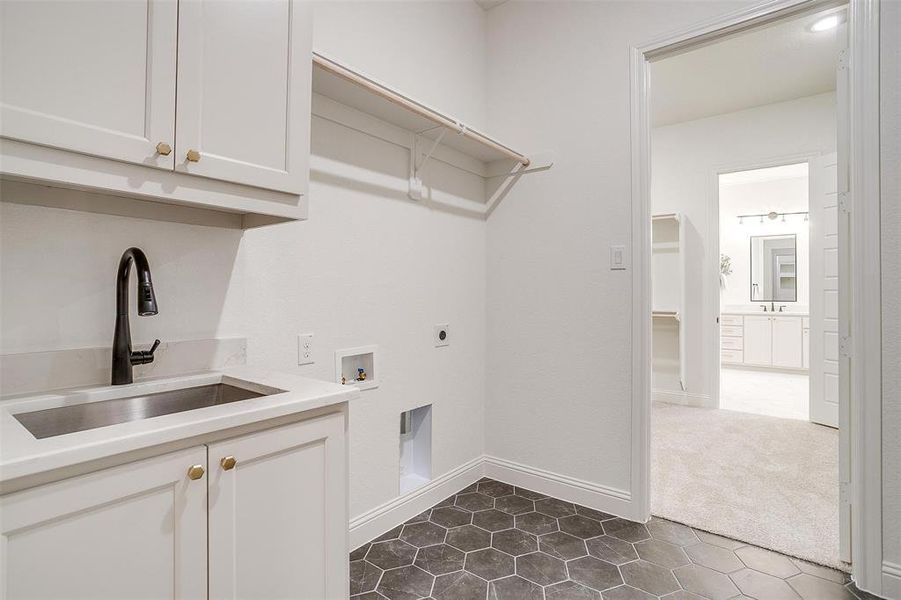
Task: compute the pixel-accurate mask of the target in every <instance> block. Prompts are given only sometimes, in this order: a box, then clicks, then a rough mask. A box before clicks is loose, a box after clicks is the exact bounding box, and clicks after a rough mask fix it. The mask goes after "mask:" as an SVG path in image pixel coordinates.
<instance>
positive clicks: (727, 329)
mask: <svg viewBox="0 0 901 600" xmlns="http://www.w3.org/2000/svg"><path fill="white" fill-rule="evenodd" d="M742 332H743V328H742V326H741V325H738V326H735V325H723V326H722V327H720V335H722V336H723V337H741V336H742V335H743V333H742Z"/></svg>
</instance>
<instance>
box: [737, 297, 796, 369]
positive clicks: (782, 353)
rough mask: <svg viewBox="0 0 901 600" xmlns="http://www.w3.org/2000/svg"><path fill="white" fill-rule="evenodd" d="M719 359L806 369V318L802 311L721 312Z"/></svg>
mask: <svg viewBox="0 0 901 600" xmlns="http://www.w3.org/2000/svg"><path fill="white" fill-rule="evenodd" d="M720 358H721V360H722V363H723V364H725V365H741V366H748V367H758V368H761V367H762V368H767V367H769V368H775V369H795V370H807V369H808V368H809V367H810V317H809V316H808V315H807V314H806V313H785V312H781V313H780V312H775V313H774V312H760V311H758V312H729V313H726V312H724V313H722V314H721V315H720Z"/></svg>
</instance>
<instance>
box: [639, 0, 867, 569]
mask: <svg viewBox="0 0 901 600" xmlns="http://www.w3.org/2000/svg"><path fill="white" fill-rule="evenodd" d="M846 18H847V17H846V9H845V7H844V6H834V5H833V6H830V7H828V8H821V9H815V8H812V9H811V10H810V11H809V12H805V13H802V14H797V13H796V14H793V15H791V16H790V17H786V18H783V19H779V20H775V21H772V22H768V23H765V24H762V25H758V26H756V27H753V28H750V29H744V30H742V31H741V32H740V33H736V34H734V35H731V36H728V37H725V38H722V39H718V40H716V41H712V42H711V41H708V42H707V43H705V44H704V45H702V46H699V47H697V48H688V49H686V48H682V49H680V51H679V52H678V53H675V54H673V55H664V56H662V57H659V58H658V59H656V60H654V61H652V62H651V64H650V79H651V81H652V82H653V94H652V95H651V98H650V114H649V118H650V163H651V176H650V194H649V199H650V212H651V215H652V219H651V227H650V228H651V232H652V233H651V235H652V239H651V240H650V241H651V255H650V265H649V266H650V271H651V305H652V306H651V308H652V320H651V322H652V325H651V332H650V333H651V356H652V383H651V400H652V404H651V417H650V422H651V430H650V437H651V443H650V447H651V460H650V471H651V472H650V498H651V500H650V509H651V510H650V512H651V514H652V515H655V516H660V517H663V518H666V519H670V520H674V521H678V522H682V523H685V524H687V525H690V526H692V527H696V528H700V529H703V530H705V531H708V532H711V533H714V534H718V535H722V536H726V537H728V538H733V539H735V540H738V541H739V542H745V543H752V544H756V545H758V546H762V547H765V548H769V549H772V550H776V551H778V552H781V553H783V554H786V555H790V556H793V557H798V558H800V559H804V560H807V561H811V562H813V563H817V564H819V565H825V566H828V567H831V568H834V569H838V570H841V571H849V570H850V564H849V561H848V559H849V558H850V557H849V555H848V553H847V548H848V536H847V532H846V531H844V530H843V526H845V525H847V523H848V519H847V514H844V515H843V514H842V505H841V498H840V479H841V476H840V473H839V470H840V469H839V467H840V460H839V456H840V453H839V441H840V440H839V430H838V425H839V423H838V415H839V410H838V406H839V402H838V396H839V392H838V389H839V386H838V379H839V377H838V372H839V368H840V365H839V359H838V323H839V314H838V313H839V306H838V289H839V286H838V281H839V257H838V252H837V250H838V214H837V212H836V211H835V207H836V203H835V201H836V197H837V196H836V189H837V185H838V175H837V173H838V170H839V166H838V160H837V155H838V154H837V153H838V152H839V137H840V135H839V130H840V127H839V123H840V113H841V111H842V110H844V108H843V105H842V98H843V93H842V92H841V90H840V85H841V82H840V68H839V64H840V60H841V59H840V57H841V53H842V52H843V51H844V50H845V47H846V43H847V39H846V33H845V28H844V25H843V24H844V23H845V21H846ZM824 19H828V20H829V21H830V22H833V23H834V24H835V27H831V28H828V29H822V28H820V27H819V26H818V25H817V24H819V23H821V22H823V20H824ZM814 382H815V383H814ZM736 564H737V563H736ZM791 568H794V569H799V568H800V567H797V566H795V567H791ZM799 572H800V571H799Z"/></svg>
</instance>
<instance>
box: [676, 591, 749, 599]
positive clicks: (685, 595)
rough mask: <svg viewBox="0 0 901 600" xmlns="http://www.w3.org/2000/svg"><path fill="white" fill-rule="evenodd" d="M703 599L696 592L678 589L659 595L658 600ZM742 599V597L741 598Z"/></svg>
mask: <svg viewBox="0 0 901 600" xmlns="http://www.w3.org/2000/svg"><path fill="white" fill-rule="evenodd" d="M664 598H665V599H666V600H704V597H703V596H698V595H697V594H692V593H691V592H686V591H685V590H679V591H678V592H673V593H672V594H667V595H666V596H660V600H664ZM729 600H739V597H738V596H736V597H735V598H730V599H729ZM742 600H743V599H742Z"/></svg>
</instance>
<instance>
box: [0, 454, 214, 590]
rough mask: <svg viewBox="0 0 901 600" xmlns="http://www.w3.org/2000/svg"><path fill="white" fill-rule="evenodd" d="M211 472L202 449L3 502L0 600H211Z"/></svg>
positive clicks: (0, 503) (115, 469)
mask: <svg viewBox="0 0 901 600" xmlns="http://www.w3.org/2000/svg"><path fill="white" fill-rule="evenodd" d="M205 464H206V447H205V446H199V447H196V448H191V449H188V450H183V451H179V452H175V453H172V454H166V455H163V456H158V457H155V458H151V459H147V460H142V461H140V462H136V463H131V464H127V465H122V466H119V467H113V468H111V469H106V470H103V471H98V472H96V473H91V474H89V475H83V476H80V477H73V478H71V479H65V480H63V481H58V482H56V483H51V484H47V485H43V486H39V487H36V488H31V489H29V490H26V491H23V492H18V493H15V494H10V495H7V496H3V497H2V498H0V513H2V519H0V527H2V541H0V548H2V549H3V551H2V561H0V563H2V577H0V580H2V581H3V582H5V583H4V584H3V585H4V587H5V589H3V590H2V592H0V597H2V598H4V599H5V600H20V599H32V598H33V599H37V598H42V599H47V600H51V599H63V598H65V599H66V600H74V599H76V598H77V599H83V600H122V599H123V598H135V599H137V598H146V599H148V600H149V599H156V600H162V599H164V598H178V599H195V598H205V597H206V595H207V539H206V535H207V519H206V512H207V485H206V477H203V476H202V477H201V478H200V479H197V480H192V479H190V477H189V476H188V469H189V468H191V467H192V466H194V465H199V466H200V467H201V468H203V465H205ZM195 473H196V472H195Z"/></svg>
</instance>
